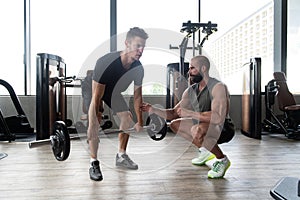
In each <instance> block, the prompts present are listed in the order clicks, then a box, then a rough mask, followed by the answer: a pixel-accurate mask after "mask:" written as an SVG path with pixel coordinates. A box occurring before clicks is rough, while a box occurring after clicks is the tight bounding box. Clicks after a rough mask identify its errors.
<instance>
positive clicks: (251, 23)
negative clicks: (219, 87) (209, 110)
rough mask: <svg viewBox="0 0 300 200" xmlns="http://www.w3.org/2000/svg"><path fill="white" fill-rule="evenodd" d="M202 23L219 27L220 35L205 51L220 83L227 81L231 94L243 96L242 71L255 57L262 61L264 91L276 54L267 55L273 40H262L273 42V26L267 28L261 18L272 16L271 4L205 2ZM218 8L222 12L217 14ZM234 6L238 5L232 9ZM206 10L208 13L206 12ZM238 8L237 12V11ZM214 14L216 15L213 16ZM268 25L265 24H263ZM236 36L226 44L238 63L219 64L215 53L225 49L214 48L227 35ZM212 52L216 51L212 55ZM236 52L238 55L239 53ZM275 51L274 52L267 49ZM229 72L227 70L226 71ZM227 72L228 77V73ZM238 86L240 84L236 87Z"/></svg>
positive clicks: (231, 0)
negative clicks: (211, 22)
mask: <svg viewBox="0 0 300 200" xmlns="http://www.w3.org/2000/svg"><path fill="white" fill-rule="evenodd" d="M201 3H202V8H203V10H202V11H203V12H202V21H207V20H211V21H214V22H216V23H217V24H218V32H216V33H215V34H214V35H211V36H210V37H211V39H210V40H209V41H208V42H207V44H206V46H205V47H204V49H206V50H207V52H208V54H209V55H211V58H212V60H213V62H214V64H215V66H216V68H217V70H218V71H219V72H220V79H221V80H222V81H224V82H225V83H226V84H227V86H228V88H229V90H230V93H231V94H242V82H243V76H242V74H243V69H244V67H243V66H244V64H246V63H248V62H250V59H251V58H253V57H261V58H262V69H261V72H262V80H261V84H262V87H264V85H265V84H266V83H267V82H268V81H269V80H270V79H272V71H273V53H267V52H264V50H265V49H266V48H265V47H266V46H269V45H273V40H267V41H261V38H263V37H268V38H269V37H270V35H271V38H273V22H272V21H270V22H268V23H269V24H268V25H269V26H268V27H264V26H263V25H264V24H262V21H261V16H264V17H267V16H266V15H273V12H267V11H269V10H272V9H271V7H273V1H272V0H263V1H260V0H256V1H239V0H227V1H221V2H220V1H217V0H202V1H201ZM216 4H218V7H219V8H222V9H220V10H216V6H215V5H216ZM231 5H235V6H234V7H232V6H231ZM204 8H205V9H204ZM236 8H238V9H236ZM211 10H214V12H211ZM271 19H272V18H271ZM264 23H266V22H264ZM231 34H234V36H233V38H235V40H236V42H231V41H230V40H228V39H225V40H224V43H225V44H226V48H225V49H223V50H224V51H225V52H226V51H231V49H234V50H235V54H234V55H233V56H234V57H235V58H234V60H235V62H234V63H233V62H231V61H230V60H231V59H232V58H230V56H226V57H224V58H223V59H225V62H224V60H220V59H219V58H218V57H217V56H216V51H221V49H222V48H224V47H222V46H220V45H213V44H215V43H217V41H219V40H223V38H226V37H227V35H231ZM212 49H217V50H216V51H213V50H212ZM236 50H237V51H236ZM267 50H270V51H272V49H270V48H267ZM225 68H226V70H225ZM225 72H226V73H225ZM237 82H239V83H241V84H237Z"/></svg>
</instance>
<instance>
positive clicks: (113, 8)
mask: <svg viewBox="0 0 300 200" xmlns="http://www.w3.org/2000/svg"><path fill="white" fill-rule="evenodd" d="M116 50H117V0H110V51H111V52H112V51H116Z"/></svg>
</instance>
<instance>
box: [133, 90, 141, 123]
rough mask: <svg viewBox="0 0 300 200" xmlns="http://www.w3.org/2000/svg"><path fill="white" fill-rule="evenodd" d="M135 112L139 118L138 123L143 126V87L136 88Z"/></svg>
mask: <svg viewBox="0 0 300 200" xmlns="http://www.w3.org/2000/svg"><path fill="white" fill-rule="evenodd" d="M133 102H134V111H135V113H136V116H137V121H138V124H139V125H140V126H143V115H142V112H141V106H142V103H143V96H142V87H141V86H134V101H133Z"/></svg>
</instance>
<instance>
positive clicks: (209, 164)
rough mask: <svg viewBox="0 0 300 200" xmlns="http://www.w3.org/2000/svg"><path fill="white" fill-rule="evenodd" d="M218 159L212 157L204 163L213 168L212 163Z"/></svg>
mask: <svg viewBox="0 0 300 200" xmlns="http://www.w3.org/2000/svg"><path fill="white" fill-rule="evenodd" d="M217 160H218V159H217V158H216V157H215V158H213V159H211V160H208V161H206V162H205V165H206V166H207V167H208V168H210V169H211V168H213V165H214V163H215V162H216V161H217Z"/></svg>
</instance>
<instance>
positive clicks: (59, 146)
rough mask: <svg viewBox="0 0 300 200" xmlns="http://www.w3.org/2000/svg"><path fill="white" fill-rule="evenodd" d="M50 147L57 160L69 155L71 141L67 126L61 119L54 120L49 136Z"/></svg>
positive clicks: (64, 158) (62, 159)
mask: <svg viewBox="0 0 300 200" xmlns="http://www.w3.org/2000/svg"><path fill="white" fill-rule="evenodd" d="M51 147H52V151H53V154H54V157H55V158H56V160H58V161H64V160H66V159H67V158H68V157H69V155H70V149H71V143H70V135H69V133H68V129H67V126H66V125H65V123H64V122H63V121H56V122H55V123H54V127H53V134H52V136H51Z"/></svg>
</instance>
